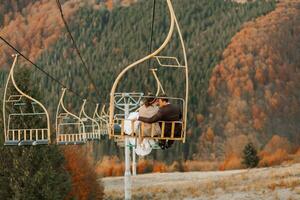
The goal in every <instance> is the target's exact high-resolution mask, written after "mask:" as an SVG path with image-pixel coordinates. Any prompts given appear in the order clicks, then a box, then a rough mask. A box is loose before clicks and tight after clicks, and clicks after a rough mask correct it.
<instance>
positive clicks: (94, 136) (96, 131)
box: [79, 99, 101, 140]
mask: <svg viewBox="0 0 300 200" xmlns="http://www.w3.org/2000/svg"><path fill="white" fill-rule="evenodd" d="M86 102H87V101H86V99H84V100H83V104H82V106H81V109H80V112H79V118H80V119H81V121H82V122H83V124H84V128H85V133H86V139H87V140H100V139H101V132H100V125H99V123H98V122H97V121H96V120H95V119H93V118H91V117H89V116H88V115H87V114H86V112H85V105H86ZM82 128H83V127H82Z"/></svg>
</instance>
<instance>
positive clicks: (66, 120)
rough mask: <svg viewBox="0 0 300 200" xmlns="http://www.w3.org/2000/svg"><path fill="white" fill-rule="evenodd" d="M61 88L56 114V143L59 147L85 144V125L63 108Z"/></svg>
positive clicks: (63, 93)
mask: <svg viewBox="0 0 300 200" xmlns="http://www.w3.org/2000/svg"><path fill="white" fill-rule="evenodd" d="M65 93H66V89H65V88H63V90H62V95H61V98H60V100H59V103H58V106H57V112H56V142H57V144H59V145H76V144H84V143H86V140H87V137H86V128H85V124H84V122H83V121H82V119H81V118H80V117H79V116H76V115H75V114H73V113H71V112H69V111H68V110H67V109H66V108H65V106H64V102H63V99H64V95H65Z"/></svg>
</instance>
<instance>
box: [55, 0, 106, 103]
mask: <svg viewBox="0 0 300 200" xmlns="http://www.w3.org/2000/svg"><path fill="white" fill-rule="evenodd" d="M56 3H57V7H58V9H59V12H60V16H61V19H62V21H63V23H64V25H65V28H66V30H67V32H68V35H69V37H70V38H71V40H72V44H73V46H74V48H75V50H76V53H77V54H78V56H79V58H80V60H81V63H82V65H83V66H84V68H85V70H86V72H87V74H88V78H89V79H90V81H91V83H92V84H93V86H94V88H95V92H96V94H97V96H98V97H99V99H101V95H100V93H99V91H100V90H98V89H97V87H96V84H95V81H94V79H93V78H92V75H91V73H90V71H89V69H88V67H87V64H86V62H85V61H84V59H83V57H82V56H81V53H80V51H79V48H78V46H77V44H76V42H75V39H74V37H73V35H72V33H71V31H70V28H69V26H68V23H67V21H66V20H65V17H64V13H63V10H62V6H61V3H60V1H59V0H56Z"/></svg>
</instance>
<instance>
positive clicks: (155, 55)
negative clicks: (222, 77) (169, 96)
mask: <svg viewBox="0 0 300 200" xmlns="http://www.w3.org/2000/svg"><path fill="white" fill-rule="evenodd" d="M166 1H167V5H168V8H169V13H170V18H171V20H170V21H171V23H170V28H169V32H168V35H167V37H166V38H165V40H164V42H163V43H162V45H161V46H160V47H159V48H158V49H157V50H155V51H154V52H152V53H151V54H149V55H147V56H145V57H144V58H142V59H140V60H137V61H136V62H134V63H132V64H130V65H128V66H127V67H125V68H124V69H123V70H122V71H121V73H120V74H119V75H118V76H117V78H116V79H115V81H114V84H113V86H112V89H111V92H110V104H109V105H110V107H109V136H110V138H112V137H120V136H117V135H116V134H115V131H114V125H115V120H116V114H115V109H120V110H124V109H121V108H120V106H119V105H118V103H119V101H118V100H116V99H117V98H118V97H119V96H122V95H124V96H126V95H128V94H130V95H131V96H134V94H133V93H128V92H126V93H117V92H116V90H117V88H118V85H119V83H120V82H121V79H122V78H123V77H124V75H125V74H126V73H127V72H128V71H129V70H131V69H133V68H135V67H138V66H139V65H140V64H142V63H144V62H146V61H148V60H150V59H155V60H156V61H157V63H158V65H159V66H160V67H168V68H176V69H184V70H183V72H184V74H185V97H184V99H182V100H183V102H184V105H183V110H182V112H183V119H182V122H181V123H182V137H181V138H180V139H177V138H174V137H171V138H170V137H168V138H165V137H163V135H164V133H163V131H162V135H161V137H159V138H156V139H159V140H160V139H161V140H179V141H182V142H183V143H184V142H185V141H186V126H187V107H188V94H189V75H188V74H189V71H188V64H187V56H186V49H185V44H184V41H183V37H182V33H181V30H180V27H179V24H178V21H177V18H176V16H175V11H174V8H173V5H172V2H171V0H166ZM175 32H177V34H178V36H179V40H180V43H181V48H182V53H183V58H184V64H181V63H180V62H179V60H178V58H177V57H174V56H163V55H160V53H161V52H162V51H163V50H164V49H165V47H166V46H167V45H168V44H169V43H170V41H171V38H172V35H173V34H174V33H175ZM166 60H168V61H172V62H173V64H170V63H165V61H166ZM152 72H155V71H154V70H153V71H152ZM153 75H154V77H155V79H156V81H157V84H158V87H159V88H158V91H157V93H159V92H160V90H161V89H162V88H161V83H160V81H159V79H158V77H157V75H156V73H153ZM128 98H129V97H128ZM129 103H130V102H129ZM120 123H121V127H122V124H123V122H122V120H121V121H120ZM162 123H163V122H162ZM175 123H177V122H175ZM121 129H122V128H121ZM122 131H123V129H122ZM171 135H173V133H171ZM131 136H132V137H137V135H131ZM121 137H128V136H126V135H125V134H123V133H121Z"/></svg>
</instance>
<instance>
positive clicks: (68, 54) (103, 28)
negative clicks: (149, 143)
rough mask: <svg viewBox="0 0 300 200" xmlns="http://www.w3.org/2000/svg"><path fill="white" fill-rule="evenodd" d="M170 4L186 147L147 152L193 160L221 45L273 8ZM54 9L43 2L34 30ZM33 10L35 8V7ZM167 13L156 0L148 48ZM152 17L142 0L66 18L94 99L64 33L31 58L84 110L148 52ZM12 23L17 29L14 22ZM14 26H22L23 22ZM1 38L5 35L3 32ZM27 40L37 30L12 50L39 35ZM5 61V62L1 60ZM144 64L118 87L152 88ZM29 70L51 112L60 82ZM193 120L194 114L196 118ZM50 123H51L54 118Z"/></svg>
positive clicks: (157, 39)
mask: <svg viewBox="0 0 300 200" xmlns="http://www.w3.org/2000/svg"><path fill="white" fill-rule="evenodd" d="M45 2H47V1H45ZM49 4H50V3H49ZM173 4H174V7H175V10H176V14H177V16H178V21H179V23H180V25H181V28H182V31H183V36H184V40H185V41H186V46H187V51H188V60H189V66H190V72H191V73H190V80H191V82H190V84H191V85H190V102H189V103H190V104H189V105H190V107H189V119H190V120H189V124H188V126H189V129H190V130H189V136H188V141H187V144H185V145H176V146H175V147H174V148H173V149H172V150H170V151H166V152H156V153H154V154H153V156H154V158H157V159H165V160H167V161H171V160H174V159H191V158H193V156H194V154H195V152H197V149H198V140H197V138H198V137H199V135H200V134H201V132H202V131H201V129H200V127H199V126H198V124H197V122H196V120H195V119H196V116H197V115H198V114H202V115H204V116H206V115H207V113H208V110H207V103H208V98H207V90H208V85H209V79H210V77H211V70H212V68H213V67H214V66H215V65H217V64H218V63H219V61H220V58H221V55H222V52H223V50H224V49H225V48H226V46H227V45H228V44H229V42H230V40H231V38H232V37H233V36H234V35H235V34H236V32H237V31H238V30H239V29H240V27H241V25H242V24H243V23H244V22H247V21H250V20H253V19H255V18H256V17H258V16H261V15H264V14H266V13H268V12H269V11H271V10H273V9H274V6H275V3H274V1H268V2H266V1H256V2H252V3H246V4H238V3H234V2H225V1H221V0H218V1H211V0H203V1H199V0H185V1H182V0H173ZM41 6H42V5H41ZM55 6H56V5H52V6H50V7H49V9H48V10H51V9H53V11H51V14H52V15H49V17H44V18H45V21H42V22H41V25H40V27H43V26H42V25H43V24H44V25H45V28H49V27H50V26H47V23H46V21H48V20H50V19H51V17H53V18H55V20H54V21H55V22H56V23H58V20H59V13H58V11H57V10H56V8H55ZM71 8H73V7H71ZM32 12H33V13H35V12H34V11H32ZM32 12H30V13H32ZM166 13H167V12H166V4H165V1H162V0H158V1H157V8H156V15H155V24H154V36H153V38H154V40H153V49H155V48H157V47H158V45H160V44H161V43H162V41H163V39H164V37H165V35H166V33H167V30H168V27H169V16H168V15H167V14H166ZM66 15H67V13H66ZM50 16H51V17H50ZM41 18H42V17H41ZM44 18H42V19H44ZM151 19H152V1H148V0H147V1H139V2H138V3H136V4H134V5H132V6H129V7H117V8H115V9H113V10H112V11H109V10H107V9H106V8H104V7H100V8H99V7H97V8H95V6H92V4H89V5H86V6H83V7H80V8H78V9H77V12H76V15H74V16H73V17H72V18H67V20H68V22H69V24H70V27H71V30H72V33H73V35H74V37H75V39H76V41H77V42H78V46H79V47H80V49H81V52H82V55H83V57H84V58H85V60H86V61H87V63H88V66H89V69H90V70H91V71H92V72H93V78H94V79H95V80H96V85H97V87H98V88H100V93H101V97H96V93H95V88H94V87H92V85H91V84H90V81H89V80H88V76H87V75H86V73H85V71H84V69H83V67H82V66H81V64H80V62H79V59H78V56H77V55H76V54H75V53H74V50H73V48H72V46H71V42H70V39H69V38H68V36H67V34H59V32H55V33H53V34H50V35H51V36H52V35H55V37H58V38H59V39H58V40H57V41H56V39H53V41H54V42H53V43H52V42H51V43H50V44H49V47H48V46H47V48H46V47H44V51H41V54H40V56H37V55H36V54H35V53H33V54H32V55H31V56H32V57H35V56H37V57H38V59H37V62H38V64H39V65H40V66H42V67H43V68H44V69H45V70H46V71H48V72H49V73H50V74H51V75H53V76H55V77H56V78H58V79H59V80H61V81H62V82H64V83H65V84H66V85H68V87H70V88H72V89H73V90H76V91H77V92H78V93H80V94H81V95H82V96H83V97H88V102H89V108H90V112H91V110H92V109H94V106H95V105H94V104H93V103H91V100H93V101H97V102H99V101H100V102H101V103H105V102H107V100H108V94H109V91H110V89H111V85H112V82H113V80H114V78H115V77H116V75H117V73H119V72H120V70H121V69H122V68H124V66H126V65H128V64H130V63H132V62H133V61H135V60H137V59H139V58H141V57H143V56H145V55H147V54H148V53H149V52H148V49H149V38H150V32H151ZM25 21H26V20H25ZM50 24H51V23H50ZM11 26H14V25H11ZM57 26H58V25H57ZM15 27H18V28H19V26H15ZM34 27H35V26H30V27H26V30H28V31H30V30H32V28H34ZM60 29H61V27H60ZM20 30H22V26H21V27H20ZM46 32H47V31H46ZM21 33H22V32H21ZM33 33H36V32H33ZM6 36H8V37H9V36H10V35H9V34H8V35H6ZM11 37H12V38H10V39H11V40H12V41H16V40H15V39H14V38H16V37H14V36H13V34H12V36H11ZM32 38H38V35H34V34H33V35H32V36H31V37H28V38H27V39H26V40H25V39H24V41H23V43H24V45H18V46H17V47H18V48H19V49H22V52H24V53H25V54H28V55H29V54H30V51H29V50H32V49H33V47H36V46H35V45H29V44H31V43H32V44H35V42H36V41H39V40H38V39H35V40H33V41H32V40H31V39H32ZM175 39H176V37H175ZM40 42H42V43H43V42H45V40H40ZM23 43H22V44H23ZM28 45H29V46H28ZM37 46H39V45H37ZM177 46H178V45H177V44H176V40H175V43H172V44H171V46H170V47H169V48H168V49H166V51H165V53H166V54H171V53H172V54H177V53H178V48H177ZM1 55H2V54H1ZM10 63H11V62H6V64H10ZM147 67H149V66H146V65H145V66H144V68H143V70H136V71H132V73H131V74H128V76H127V77H126V79H125V80H126V81H124V84H123V86H121V88H120V90H125V88H126V89H127V90H131V91H133V90H136V91H138V90H140V89H144V91H147V90H150V91H151V90H153V89H154V87H155V86H154V85H153V83H154V80H153V79H150V80H147V81H145V80H144V79H145V75H146V73H148V70H147ZM151 67H152V66H151ZM32 72H33V73H32V74H33V76H34V79H33V80H32V81H33V84H36V85H37V86H38V87H39V88H40V90H41V91H43V93H44V99H42V100H41V101H42V102H43V103H44V104H45V105H46V106H47V108H48V109H49V111H51V113H52V114H53V113H54V111H55V109H56V106H57V102H58V98H59V95H60V91H61V90H60V86H59V85H57V84H55V83H54V82H52V81H51V80H50V79H49V78H47V77H45V76H44V75H43V74H41V73H40V72H39V71H37V70H35V69H32ZM6 74H7V71H4V72H2V73H1V79H2V82H3V81H4V80H5V79H4V78H5V75H6ZM159 77H160V78H161V79H162V82H163V85H164V86H165V87H166V90H167V91H168V94H169V95H179V94H180V93H181V89H182V87H183V85H182V82H181V80H180V79H178V78H177V77H176V74H175V76H174V75H170V74H169V73H168V72H161V73H159ZM66 102H67V106H68V107H69V108H72V109H71V110H72V111H74V112H75V113H76V112H79V107H80V105H81V103H82V99H80V98H78V97H76V96H73V95H72V94H70V93H68V94H67V99H66ZM52 116H53V115H52ZM198 119H201V117H199V115H198ZM198 122H201V120H198ZM52 123H54V119H53V118H52ZM95 148H98V150H97V152H98V154H103V153H104V154H107V153H109V154H112V153H116V152H114V151H115V150H112V149H113V147H112V145H111V144H110V143H108V142H104V144H101V146H98V147H95ZM99 148H100V149H101V150H99ZM98 156H99V155H98ZM166 158H167V159H166Z"/></svg>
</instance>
